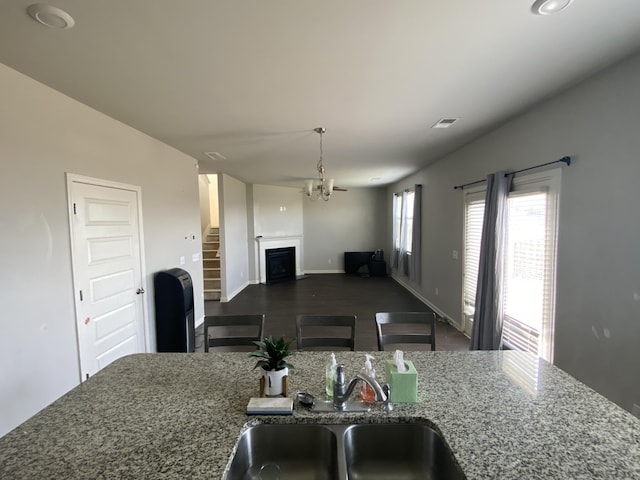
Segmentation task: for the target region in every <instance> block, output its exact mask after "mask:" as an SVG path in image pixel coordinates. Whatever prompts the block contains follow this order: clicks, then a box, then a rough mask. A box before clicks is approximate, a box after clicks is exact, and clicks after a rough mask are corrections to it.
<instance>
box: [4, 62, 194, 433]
mask: <svg viewBox="0 0 640 480" xmlns="http://www.w3.org/2000/svg"><path fill="white" fill-rule="evenodd" d="M0 105H2V109H0V159H1V160H0V161H1V162H2V175H0V230H1V231H0V265H2V267H1V268H2V275H0V295H1V300H2V317H1V318H0V364H2V365H3V368H1V369H0V435H4V434H5V433H7V432H8V431H9V430H11V429H13V428H14V427H16V426H17V425H19V424H20V423H22V422H23V421H25V420H26V419H28V418H29V417H30V416H32V415H33V414H35V413H36V412H37V411H39V410H40V409H42V408H44V407H45V406H47V405H48V404H49V403H51V402H52V401H54V400H56V399H57V398H58V397H60V396H61V395H62V394H64V393H65V392H67V391H68V390H70V389H71V388H73V387H75V386H76V385H78V383H79V380H80V369H79V360H78V349H77V336H76V326H75V312H74V291H73V285H72V268H71V253H70V248H71V247H70V238H69V224H68V207H67V192H66V177H65V174H66V173H67V172H69V173H74V174H78V175H84V176H88V177H94V178H99V179H104V180H110V181H114V182H121V183H127V184H131V185H138V186H140V187H141V191H142V225H143V228H144V232H143V234H144V254H145V256H144V258H143V262H144V264H145V269H146V277H145V279H144V281H145V283H146V290H147V294H146V296H145V297H146V298H145V309H146V314H147V319H148V322H149V328H150V330H151V331H152V332H153V331H154V326H153V324H154V323H153V322H154V318H155V317H154V315H155V312H154V308H153V304H154V301H153V274H154V272H156V271H159V270H163V269H167V268H171V267H175V266H177V265H178V264H179V259H180V257H182V256H184V257H185V258H186V264H185V265H184V266H183V267H182V268H185V269H186V270H187V271H189V273H190V274H191V276H192V279H193V283H194V298H195V300H196V302H195V307H196V311H195V316H196V318H200V317H202V316H203V315H204V302H203V286H202V263H201V261H200V260H199V259H198V260H197V261H195V262H193V261H192V258H193V257H192V255H193V254H199V253H200V252H201V250H202V247H201V238H200V233H199V232H200V220H199V216H198V179H197V170H196V168H195V160H194V159H193V158H191V157H189V156H187V155H185V154H183V153H181V152H178V151H177V150H175V149H173V148H171V147H169V146H167V145H165V144H163V143H161V142H159V141H157V140H155V139H153V138H151V137H149V136H147V135H145V134H143V133H141V132H139V131H137V130H134V129H132V128H130V127H128V126H126V125H124V124H122V123H120V122H118V121H115V120H113V119H112V118H109V117H107V116H105V115H103V114H101V113H99V112H97V111H95V110H93V109H91V108H89V107H87V106H86V105H83V104H81V103H79V102H77V101H75V100H72V99H71V98H69V97H66V96H64V95H62V94H61V93H59V92H56V91H55V90H53V89H51V88H49V87H46V86H44V85H42V84H41V83H38V82H36V81H34V80H32V79H30V78H28V77H26V76H24V75H22V74H20V73H18V72H16V71H15V70H12V69H10V68H8V67H6V66H5V65H2V64H0ZM191 234H192V235H194V236H195V239H193V237H192V236H190V235H191ZM148 343H149V344H150V345H155V338H150V339H148ZM9 365H10V366H11V367H10V368H9Z"/></svg>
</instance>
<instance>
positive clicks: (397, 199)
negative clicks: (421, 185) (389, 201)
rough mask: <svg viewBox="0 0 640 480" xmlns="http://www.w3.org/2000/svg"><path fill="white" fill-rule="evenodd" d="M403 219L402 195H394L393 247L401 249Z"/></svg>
mask: <svg viewBox="0 0 640 480" xmlns="http://www.w3.org/2000/svg"><path fill="white" fill-rule="evenodd" d="M401 219H402V195H401V194H398V193H396V194H394V196H393V248H394V250H396V251H400V220H401Z"/></svg>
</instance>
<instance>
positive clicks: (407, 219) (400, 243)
mask: <svg viewBox="0 0 640 480" xmlns="http://www.w3.org/2000/svg"><path fill="white" fill-rule="evenodd" d="M414 199H415V192H414V191H412V190H405V191H404V192H402V193H396V194H394V197H393V247H394V248H395V249H396V250H397V251H398V252H402V253H405V254H410V253H411V237H412V232H413V202H414Z"/></svg>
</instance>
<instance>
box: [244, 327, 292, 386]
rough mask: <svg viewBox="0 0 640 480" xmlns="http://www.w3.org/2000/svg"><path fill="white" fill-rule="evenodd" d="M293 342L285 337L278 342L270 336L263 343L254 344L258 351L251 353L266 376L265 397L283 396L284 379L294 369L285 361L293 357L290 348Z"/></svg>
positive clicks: (256, 365)
mask: <svg viewBox="0 0 640 480" xmlns="http://www.w3.org/2000/svg"><path fill="white" fill-rule="evenodd" d="M292 342H293V340H290V341H288V342H287V341H286V340H285V338H284V337H280V338H278V339H277V340H276V339H274V338H273V337H272V336H269V337H267V338H265V339H264V340H262V341H261V342H253V343H255V344H256V345H257V346H258V349H257V350H256V351H255V352H253V353H251V356H252V357H255V358H257V359H258V361H257V362H256V364H255V366H254V367H253V368H256V367H262V370H263V374H264V384H265V392H264V393H265V395H267V396H278V395H282V393H283V390H282V379H283V378H284V377H285V376H287V375H289V369H290V368H293V365H291V364H290V363H289V362H287V361H286V360H285V358H286V357H288V356H289V355H291V351H290V350H289V346H290V345H291V343H292Z"/></svg>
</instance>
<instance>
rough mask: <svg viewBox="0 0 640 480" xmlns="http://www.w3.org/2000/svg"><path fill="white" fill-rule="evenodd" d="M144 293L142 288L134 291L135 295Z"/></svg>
mask: <svg viewBox="0 0 640 480" xmlns="http://www.w3.org/2000/svg"><path fill="white" fill-rule="evenodd" d="M143 293H144V288H139V289H137V290H136V294H137V295H142V294H143Z"/></svg>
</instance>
